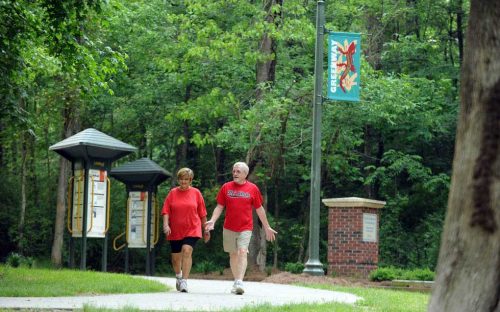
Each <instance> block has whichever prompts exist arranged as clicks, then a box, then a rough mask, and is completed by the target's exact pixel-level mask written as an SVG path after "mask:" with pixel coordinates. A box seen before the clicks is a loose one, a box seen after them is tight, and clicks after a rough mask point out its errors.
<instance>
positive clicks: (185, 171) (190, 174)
mask: <svg viewBox="0 0 500 312" xmlns="http://www.w3.org/2000/svg"><path fill="white" fill-rule="evenodd" d="M185 176H188V177H189V178H190V179H191V180H192V179H193V178H194V172H193V170H191V169H189V168H181V169H179V171H177V179H180V178H182V177H185Z"/></svg>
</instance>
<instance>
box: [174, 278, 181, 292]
mask: <svg viewBox="0 0 500 312" xmlns="http://www.w3.org/2000/svg"><path fill="white" fill-rule="evenodd" d="M181 281H182V278H180V277H176V278H175V289H177V291H181Z"/></svg>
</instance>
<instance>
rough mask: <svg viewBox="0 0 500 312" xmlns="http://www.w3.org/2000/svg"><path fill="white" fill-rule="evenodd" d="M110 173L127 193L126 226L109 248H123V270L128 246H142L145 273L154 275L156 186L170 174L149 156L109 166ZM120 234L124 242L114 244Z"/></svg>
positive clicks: (157, 220) (157, 225) (157, 214)
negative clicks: (110, 168) (110, 167)
mask: <svg viewBox="0 0 500 312" xmlns="http://www.w3.org/2000/svg"><path fill="white" fill-rule="evenodd" d="M110 175H111V176H112V177H113V178H115V179H117V180H118V181H121V182H123V183H124V184H125V185H126V188H127V195H128V196H127V207H126V210H127V223H126V229H125V232H123V233H121V234H120V235H118V236H117V237H116V238H115V239H114V240H113V248H114V249H115V250H116V251H118V250H120V249H122V248H125V272H128V267H129V248H146V253H147V255H146V275H154V267H155V263H154V258H155V257H154V246H155V245H156V243H157V242H158V239H159V237H160V233H159V223H160V222H159V221H160V212H159V209H158V208H159V205H158V200H157V198H156V194H157V189H158V185H159V184H161V183H162V182H163V181H165V180H166V179H167V178H169V177H171V176H172V175H171V174H170V172H168V171H167V170H165V169H163V168H162V167H160V166H159V165H158V164H156V163H155V162H154V161H152V160H151V159H149V158H141V159H138V160H136V161H133V162H129V163H126V164H123V165H121V166H119V167H116V168H113V169H112V170H111V173H110ZM123 236H125V238H126V242H125V244H122V245H120V246H117V241H118V240H119V239H120V238H121V237H123Z"/></svg>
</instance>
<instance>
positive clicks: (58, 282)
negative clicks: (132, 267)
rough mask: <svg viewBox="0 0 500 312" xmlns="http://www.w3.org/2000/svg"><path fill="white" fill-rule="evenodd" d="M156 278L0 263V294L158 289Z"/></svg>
mask: <svg viewBox="0 0 500 312" xmlns="http://www.w3.org/2000/svg"><path fill="white" fill-rule="evenodd" d="M168 289H169V288H168V287H167V286H165V285H163V284H161V283H159V282H156V281H150V280H145V279H143V278H138V277H134V276H131V275H125V274H115V273H102V272H93V271H77V270H68V269H62V270H53V269H30V268H23V267H20V268H11V267H9V266H4V265H0V297H57V296H76V295H94V294H118V293H145V292H161V291H166V290H168Z"/></svg>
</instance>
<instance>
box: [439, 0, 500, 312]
mask: <svg viewBox="0 0 500 312" xmlns="http://www.w3.org/2000/svg"><path fill="white" fill-rule="evenodd" d="M468 25H469V29H468V31H467V43H466V47H465V54H464V63H463V67H462V78H461V79H462V80H461V109H460V117H459V121H458V128H457V141H456V146H455V159H454V162H453V177H452V184H451V190H450V194H449V199H448V213H447V217H446V222H445V227H444V231H443V237H442V244H441V250H440V254H439V263H438V268H437V275H436V285H435V288H434V290H433V293H432V298H431V301H430V304H429V311H440V312H442V311H475V312H483V311H484V312H486V311H488V312H493V311H496V312H499V311H500V229H499V227H500V157H499V155H500V149H499V145H500V58H498V51H500V5H499V3H498V2H497V1H488V0H472V1H471V9H470V20H469V23H468Z"/></svg>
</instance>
